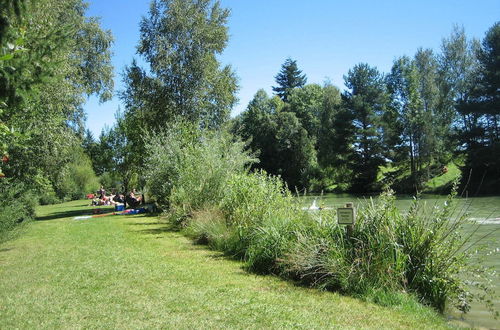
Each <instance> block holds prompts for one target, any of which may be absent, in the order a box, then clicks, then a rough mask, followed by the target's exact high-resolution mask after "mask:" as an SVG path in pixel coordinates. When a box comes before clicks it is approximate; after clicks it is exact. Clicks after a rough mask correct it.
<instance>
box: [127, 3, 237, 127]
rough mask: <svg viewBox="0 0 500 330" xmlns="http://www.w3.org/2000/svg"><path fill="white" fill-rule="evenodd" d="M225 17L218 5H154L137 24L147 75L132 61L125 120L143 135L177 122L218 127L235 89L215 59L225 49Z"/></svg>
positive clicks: (232, 79)
mask: <svg viewBox="0 0 500 330" xmlns="http://www.w3.org/2000/svg"><path fill="white" fill-rule="evenodd" d="M228 16H229V10H227V9H223V8H221V7H220V4H219V2H218V1H215V2H212V1H210V0H202V1H192V0H190V1H181V0H155V1H153V2H152V3H151V8H150V11H149V15H148V16H147V17H144V18H143V20H142V21H141V24H140V31H141V39H140V42H139V46H138V52H139V54H140V55H142V56H144V58H145V59H146V61H147V62H148V63H149V64H150V67H151V70H150V71H149V72H150V73H146V72H145V71H144V70H143V69H141V68H140V67H138V66H137V64H136V62H135V61H134V62H133V63H132V65H131V66H130V67H128V68H127V69H126V72H125V84H126V85H127V88H126V90H125V92H124V93H122V99H123V100H124V101H125V104H126V117H127V118H128V117H130V120H132V118H135V121H137V123H138V124H140V126H139V127H141V128H143V129H144V128H146V129H147V130H155V129H158V128H160V127H162V126H163V125H165V124H166V123H168V122H171V121H172V120H174V119H175V118H176V117H182V118H184V119H185V120H188V121H191V122H194V123H196V124H199V125H200V126H202V127H208V128H216V127H220V126H221V125H222V124H223V123H224V122H225V121H226V120H227V119H228V118H229V112H230V110H231V108H232V106H233V105H234V104H235V102H236V98H235V96H234V93H235V92H236V89H237V83H236V77H235V74H234V73H233V71H232V69H231V68H230V67H229V66H225V67H221V65H220V63H219V61H218V59H217V55H219V54H221V53H222V51H223V50H224V48H225V47H226V44H227V39H228V33H227V26H226V24H227V18H228ZM131 124H132V123H131Z"/></svg>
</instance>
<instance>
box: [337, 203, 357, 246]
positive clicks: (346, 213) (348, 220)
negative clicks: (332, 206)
mask: <svg viewBox="0 0 500 330" xmlns="http://www.w3.org/2000/svg"><path fill="white" fill-rule="evenodd" d="M337 219H338V224H339V225H346V226H347V237H349V238H350V237H351V236H352V232H353V229H354V223H355V222H356V209H355V208H354V203H346V204H345V207H339V208H338V209H337Z"/></svg>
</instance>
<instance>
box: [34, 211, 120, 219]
mask: <svg viewBox="0 0 500 330" xmlns="http://www.w3.org/2000/svg"><path fill="white" fill-rule="evenodd" d="M100 210H101V212H100V213H98V214H99V215H104V214H111V213H113V212H114V210H113V209H100ZM84 215H93V212H92V209H88V210H70V211H62V212H54V213H50V214H47V215H44V216H41V217H36V218H35V220H36V221H48V220H56V219H62V218H72V217H78V216H84Z"/></svg>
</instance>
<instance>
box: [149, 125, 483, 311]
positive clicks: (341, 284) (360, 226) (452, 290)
mask: <svg viewBox="0 0 500 330" xmlns="http://www.w3.org/2000/svg"><path fill="white" fill-rule="evenodd" d="M147 141H148V143H147V145H148V161H147V164H149V165H148V167H147V168H146V169H145V173H146V178H147V182H148V188H149V190H150V192H152V193H153V195H154V196H155V197H157V198H158V200H160V201H161V203H162V204H161V205H162V206H163V207H164V208H166V207H167V206H168V207H169V208H168V212H167V215H168V218H169V219H170V221H171V222H173V224H175V225H176V226H178V227H180V228H183V229H184V231H185V233H186V234H187V235H188V236H190V237H191V238H193V239H195V240H196V241H197V242H199V243H206V244H208V245H209V246H211V247H212V248H214V249H218V250H221V251H223V252H224V253H226V254H227V255H230V256H233V257H236V258H238V259H241V260H244V261H245V262H246V265H247V267H248V268H249V269H250V270H253V271H255V272H259V273H273V274H277V275H281V276H284V277H286V278H291V279H293V280H296V281H299V282H301V283H303V284H306V285H310V286H314V287H319V288H326V289H330V290H337V291H340V292H342V293H345V294H350V295H355V296H363V297H367V299H372V300H375V301H380V302H381V303H382V304H396V303H397V302H398V301H405V300H404V299H403V300H401V299H400V298H398V292H409V293H411V294H414V295H416V296H417V297H418V299H419V300H420V301H421V302H423V303H424V304H428V305H431V306H433V307H434V308H436V309H437V310H439V311H441V312H442V311H443V310H444V307H445V304H446V303H447V302H448V301H450V302H451V303H453V304H454V305H455V306H457V308H459V309H460V310H462V311H467V309H468V304H469V303H470V300H471V299H473V298H474V297H473V296H472V295H471V294H469V293H468V289H467V287H466V285H465V282H464V280H463V278H464V277H461V276H463V275H464V273H466V272H467V271H472V272H475V273H477V271H476V270H474V266H472V267H468V266H467V264H466V261H467V258H468V255H467V253H466V250H464V249H463V247H464V246H465V244H467V239H468V236H467V235H466V236H462V235H463V233H464V231H463V230H462V226H463V225H464V223H465V221H464V217H463V216H462V217H459V218H455V217H454V216H455V213H454V212H455V211H456V210H455V209H454V207H453V205H454V204H453V195H451V196H450V198H449V199H448V200H447V201H446V203H445V204H444V206H442V207H438V206H435V207H434V208H432V209H431V210H428V209H427V208H425V206H424V205H423V204H422V203H421V202H419V201H418V200H415V203H414V205H413V206H412V207H411V208H410V210H409V211H408V212H406V213H401V212H400V211H399V210H398V209H397V208H396V207H395V204H394V201H395V198H394V196H393V195H392V193H391V192H389V193H386V194H383V195H382V196H381V198H380V199H379V200H378V201H377V202H374V201H372V200H370V202H368V203H367V205H364V206H363V207H360V208H358V217H357V221H356V223H355V225H354V227H353V230H352V233H351V234H350V235H347V234H346V231H345V228H344V227H343V226H340V225H338V224H337V220H336V211H335V210H323V211H321V212H318V213H311V212H307V211H304V210H301V209H300V207H299V204H298V203H297V199H294V198H293V197H292V196H291V194H290V192H289V190H288V189H287V187H286V185H284V183H283V182H282V181H281V179H280V178H279V177H275V176H269V175H267V174H266V173H265V172H255V173H250V174H249V173H247V172H246V171H245V165H246V164H248V163H249V161H250V158H249V156H248V154H247V153H246V152H244V151H243V150H244V145H243V144H242V143H240V142H234V141H233V140H232V139H231V136H230V135H228V134H227V133H225V132H219V133H213V132H200V131H198V130H197V129H195V126H193V125H192V124H176V125H173V126H171V127H169V128H168V129H166V130H164V131H163V132H162V133H161V134H155V135H151V136H148V137H147ZM380 288H383V292H381V291H380Z"/></svg>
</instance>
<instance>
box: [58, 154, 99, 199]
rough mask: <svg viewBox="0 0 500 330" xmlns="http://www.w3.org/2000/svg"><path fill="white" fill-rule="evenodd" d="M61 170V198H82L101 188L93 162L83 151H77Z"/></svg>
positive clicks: (59, 189) (59, 191)
mask: <svg viewBox="0 0 500 330" xmlns="http://www.w3.org/2000/svg"><path fill="white" fill-rule="evenodd" d="M61 172H62V173H61V183H60V186H59V187H58V193H59V197H60V198H64V199H82V198H84V196H85V195H86V194H88V193H92V192H95V191H97V190H98V189H99V186H100V183H99V179H98V178H97V176H96V175H95V173H94V171H93V169H92V162H91V161H90V159H89V158H88V156H87V155H86V154H84V153H83V152H82V151H80V152H78V151H76V152H75V154H74V156H73V160H72V161H71V162H70V163H68V164H67V165H66V166H65V168H64V169H63V170H62V171H61Z"/></svg>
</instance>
